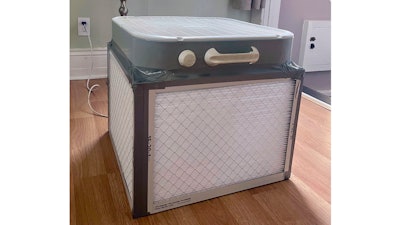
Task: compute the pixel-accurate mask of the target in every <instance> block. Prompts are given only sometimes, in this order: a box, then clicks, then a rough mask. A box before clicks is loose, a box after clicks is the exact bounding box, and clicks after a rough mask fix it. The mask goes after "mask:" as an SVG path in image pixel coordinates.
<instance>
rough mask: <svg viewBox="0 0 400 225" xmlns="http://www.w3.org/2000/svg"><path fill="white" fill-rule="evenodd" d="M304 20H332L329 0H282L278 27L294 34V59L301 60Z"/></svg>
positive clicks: (295, 60)
mask: <svg viewBox="0 0 400 225" xmlns="http://www.w3.org/2000/svg"><path fill="white" fill-rule="evenodd" d="M304 20H331V2H330V1H329V0H282V1H281V12H280V16H279V24H278V27H279V28H281V29H284V30H289V31H291V32H292V33H293V34H294V40H293V49H292V59H293V61H294V62H296V63H298V62H299V52H300V41H301V33H302V29H303V21H304Z"/></svg>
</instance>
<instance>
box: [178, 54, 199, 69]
mask: <svg viewBox="0 0 400 225" xmlns="http://www.w3.org/2000/svg"><path fill="white" fill-rule="evenodd" d="M178 61H179V64H180V65H181V66H184V67H191V66H193V65H194V63H195V62H196V55H195V54H194V52H193V51H191V50H184V51H182V52H181V53H180V54H179V57H178Z"/></svg>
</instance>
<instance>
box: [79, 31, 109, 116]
mask: <svg viewBox="0 0 400 225" xmlns="http://www.w3.org/2000/svg"><path fill="white" fill-rule="evenodd" d="M83 27H84V29H85V30H86V24H83ZM88 40H89V45H90V60H91V64H90V73H89V78H88V79H87V81H86V89H87V90H88V96H87V102H88V105H89V108H90V110H91V111H92V112H93V114H94V115H97V116H102V117H106V118H108V116H107V115H105V114H102V113H99V112H97V111H96V110H95V109H94V108H93V107H92V104H91V102H90V95H91V93H92V92H93V90H94V89H95V88H96V87H100V85H99V84H94V85H92V86H91V87H90V77H91V76H92V73H93V46H92V40H91V39H90V35H88Z"/></svg>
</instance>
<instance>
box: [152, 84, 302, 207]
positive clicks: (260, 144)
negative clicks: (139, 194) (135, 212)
mask: <svg viewBox="0 0 400 225" xmlns="http://www.w3.org/2000/svg"><path fill="white" fill-rule="evenodd" d="M294 86H295V82H294V81H293V80H290V79H280V80H270V81H263V82H259V83H254V84H243V85H235V86H228V87H220V88H209V89H198V90H190V91H177V92H165V93H158V94H157V95H156V98H155V115H154V151H153V154H154V163H153V168H152V169H153V181H152V182H153V185H152V186H153V195H154V196H153V200H154V202H155V203H157V202H159V201H164V200H168V199H171V198H174V197H178V196H184V195H190V194H191V193H198V192H203V191H207V190H211V189H214V188H220V187H224V186H226V185H231V184H236V183H240V182H243V181H248V180H252V179H256V178H260V177H264V176H268V175H272V174H276V173H280V172H283V171H284V164H285V156H286V151H287V142H288V134H289V125H290V119H291V118H290V117H291V111H292V104H293V94H294V93H293V92H294ZM149 169H151V168H149Z"/></svg>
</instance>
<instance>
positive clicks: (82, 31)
mask: <svg viewBox="0 0 400 225" xmlns="http://www.w3.org/2000/svg"><path fill="white" fill-rule="evenodd" d="M82 22H86V29H85V27H84V26H83V25H82ZM89 35H90V18H89V17H78V36H89Z"/></svg>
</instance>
